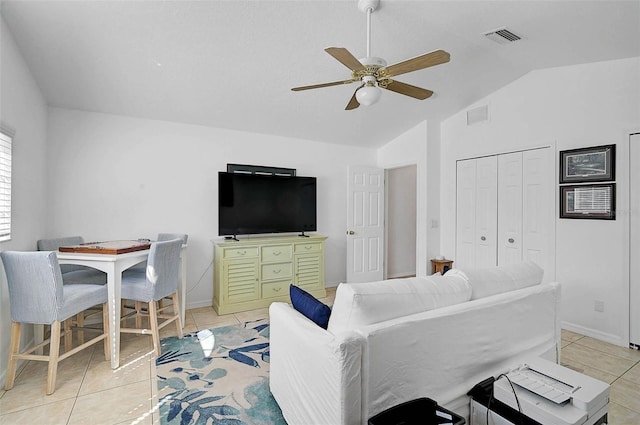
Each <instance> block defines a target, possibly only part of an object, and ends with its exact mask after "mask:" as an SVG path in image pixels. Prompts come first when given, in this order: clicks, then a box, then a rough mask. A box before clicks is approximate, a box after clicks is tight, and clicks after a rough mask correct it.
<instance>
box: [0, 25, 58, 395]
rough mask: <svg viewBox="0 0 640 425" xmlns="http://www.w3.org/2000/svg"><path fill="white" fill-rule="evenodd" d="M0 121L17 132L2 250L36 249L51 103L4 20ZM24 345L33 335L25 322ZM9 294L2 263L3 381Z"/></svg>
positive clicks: (0, 366) (1, 379) (0, 52)
mask: <svg viewBox="0 0 640 425" xmlns="http://www.w3.org/2000/svg"><path fill="white" fill-rule="evenodd" d="M0 68H1V69H0V87H1V88H2V91H1V93H2V95H1V96H0V98H1V100H0V123H2V126H3V127H7V128H8V129H11V130H13V131H15V135H14V138H13V146H12V154H13V163H12V205H11V210H12V211H11V212H12V217H11V220H12V225H11V240H10V241H6V242H0V250H2V251H10V250H33V249H35V248H36V240H37V239H38V237H39V236H40V235H42V234H43V233H44V229H45V216H46V214H47V208H46V203H45V193H46V187H45V170H46V162H45V159H46V155H45V153H46V147H47V145H46V130H47V107H46V104H45V102H44V99H43V97H42V94H41V93H40V89H39V88H38V86H37V84H36V83H35V80H34V79H33V77H32V75H31V73H30V72H29V69H28V68H27V66H26V64H25V62H24V59H23V58H22V56H21V54H20V52H19V50H18V48H17V46H16V44H15V41H14V40H13V36H12V35H11V33H10V32H9V30H8V29H7V27H6V25H5V22H4V19H1V18H0ZM24 328H25V329H24V331H23V335H22V341H23V346H24V345H26V344H27V343H29V342H30V340H32V338H33V331H32V329H30V327H29V326H25V327H24ZM10 329H11V319H10V315H9V294H8V289H7V282H6V277H5V274H4V270H2V267H1V266H0V383H3V382H4V375H5V373H6V368H7V359H8V353H9V341H10V340H11V334H10Z"/></svg>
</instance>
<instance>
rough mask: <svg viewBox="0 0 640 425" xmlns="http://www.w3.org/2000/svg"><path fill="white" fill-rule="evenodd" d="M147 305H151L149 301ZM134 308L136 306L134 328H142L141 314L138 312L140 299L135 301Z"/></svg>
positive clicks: (139, 310) (140, 308)
mask: <svg viewBox="0 0 640 425" xmlns="http://www.w3.org/2000/svg"><path fill="white" fill-rule="evenodd" d="M149 305H151V303H149ZM135 308H136V328H138V329H142V316H141V315H140V312H141V311H142V303H141V302H140V301H136V303H135Z"/></svg>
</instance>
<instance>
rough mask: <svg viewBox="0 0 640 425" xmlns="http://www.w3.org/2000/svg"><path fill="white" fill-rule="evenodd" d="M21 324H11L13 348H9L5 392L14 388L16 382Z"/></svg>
mask: <svg viewBox="0 0 640 425" xmlns="http://www.w3.org/2000/svg"><path fill="white" fill-rule="evenodd" d="M21 327H22V324H21V323H16V322H11V346H10V347H9V363H8V364H7V380H6V382H5V384H4V389H5V390H10V389H11V388H13V383H14V382H15V380H16V370H17V367H18V359H17V358H16V357H15V356H16V355H17V354H18V353H19V352H20V333H21Z"/></svg>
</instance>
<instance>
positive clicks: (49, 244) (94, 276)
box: [37, 236, 107, 343]
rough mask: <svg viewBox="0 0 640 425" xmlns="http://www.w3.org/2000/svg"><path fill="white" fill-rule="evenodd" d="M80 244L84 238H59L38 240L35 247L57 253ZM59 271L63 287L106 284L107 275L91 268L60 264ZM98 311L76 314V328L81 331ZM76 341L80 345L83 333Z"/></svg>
mask: <svg viewBox="0 0 640 425" xmlns="http://www.w3.org/2000/svg"><path fill="white" fill-rule="evenodd" d="M82 243H84V238H83V237H82V236H65V237H61V238H50V239H39V240H38V242H37V246H38V251H58V248H60V247H61V246H72V245H80V244H82ZM60 271H61V272H62V283H63V284H64V285H69V284H73V283H93V284H96V285H105V284H106V283H107V274H106V273H105V272H103V271H100V270H97V269H94V268H91V267H86V266H80V265H75V264H61V265H60ZM100 311H101V309H100V308H99V307H96V308H92V309H87V310H86V311H83V312H80V313H78V315H77V316H76V323H77V325H78V327H79V328H81V329H82V328H83V327H84V324H85V320H86V319H89V318H91V317H95V316H97V315H99V314H100ZM78 339H79V340H80V342H81V343H82V342H84V332H83V331H82V330H80V331H79V332H78Z"/></svg>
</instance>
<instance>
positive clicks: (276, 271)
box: [273, 269, 282, 274]
mask: <svg viewBox="0 0 640 425" xmlns="http://www.w3.org/2000/svg"><path fill="white" fill-rule="evenodd" d="M281 271H282V269H278V270H274V271H273V273H275V274H278V273H280V272H281Z"/></svg>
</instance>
